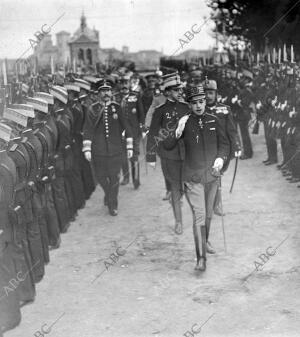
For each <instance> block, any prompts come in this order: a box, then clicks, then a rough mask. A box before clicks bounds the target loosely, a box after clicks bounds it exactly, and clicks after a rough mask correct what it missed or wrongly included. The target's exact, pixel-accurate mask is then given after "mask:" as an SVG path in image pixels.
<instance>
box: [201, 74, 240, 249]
mask: <svg viewBox="0 0 300 337" xmlns="http://www.w3.org/2000/svg"><path fill="white" fill-rule="evenodd" d="M217 90H218V88H217V82H216V81H214V80H207V79H206V80H205V81H204V91H205V96H206V111H207V112H208V113H210V114H212V115H213V116H216V117H218V119H219V121H220V123H221V125H222V127H223V129H224V131H225V134H226V135H227V138H228V140H229V144H230V155H229V156H228V158H227V161H226V162H225V163H224V165H223V168H222V174H223V173H224V172H225V171H226V169H227V168H228V166H229V162H230V159H232V158H234V157H236V158H238V157H240V156H241V146H240V140H239V136H238V133H237V130H236V126H235V123H234V120H233V116H232V113H231V111H230V107H229V106H227V105H225V104H223V103H219V102H217ZM220 183H221V177H220V179H218V180H215V181H213V182H211V183H209V184H206V185H205V197H206V200H207V202H206V219H205V226H206V237H207V252H208V253H211V254H214V253H215V250H214V249H213V247H212V246H211V244H210V242H209V241H208V238H209V232H210V224H211V219H212V212H213V210H214V212H215V214H217V215H224V214H223V210H222V207H221V188H220V187H221V186H219V184H220Z"/></svg>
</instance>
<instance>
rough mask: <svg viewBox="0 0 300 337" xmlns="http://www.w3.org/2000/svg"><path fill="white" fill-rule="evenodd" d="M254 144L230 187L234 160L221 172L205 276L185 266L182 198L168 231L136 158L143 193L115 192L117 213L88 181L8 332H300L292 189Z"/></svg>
mask: <svg viewBox="0 0 300 337" xmlns="http://www.w3.org/2000/svg"><path fill="white" fill-rule="evenodd" d="M263 143H264V141H263V136H262V135H260V136H256V137H255V139H254V152H255V156H254V158H253V159H252V160H247V161H241V162H240V163H239V169H238V176H237V180H236V183H235V187H234V191H233V194H232V195H230V194H229V192H228V191H229V186H230V182H231V178H232V172H233V166H234V165H233V163H232V164H231V167H230V169H229V171H228V172H227V174H226V176H225V177H224V179H223V199H224V200H223V203H224V210H225V212H226V216H225V226H226V239H227V246H228V250H227V253H225V252H224V246H223V236H222V227H221V218H220V217H215V218H214V219H213V223H212V231H211V241H212V243H213V245H214V246H215V248H216V249H217V251H218V253H217V254H216V255H214V256H209V257H208V266H207V267H208V268H207V271H206V272H205V273H203V274H197V273H195V272H194V265H195V261H194V257H195V253H194V244H193V237H192V223H191V215H190V211H189V208H188V205H187V203H186V201H185V200H184V203H183V209H184V233H183V235H182V236H177V235H175V234H174V232H173V218H172V216H171V214H172V213H171V207H170V204H169V203H168V202H165V201H162V200H161V199H162V196H163V195H164V184H163V179H162V174H161V170H160V167H159V166H158V167H157V168H156V169H155V170H153V169H151V168H150V167H149V168H148V175H147V176H146V175H145V165H144V162H143V163H142V186H141V188H140V190H138V191H134V190H133V187H132V185H130V186H125V187H121V189H120V206H119V216H118V217H111V216H109V215H108V212H107V210H106V208H105V207H104V206H103V193H102V190H101V189H100V188H99V187H98V188H97V190H96V192H95V193H94V194H93V196H92V197H91V199H90V200H89V201H88V203H87V205H86V207H85V209H84V210H81V211H80V213H79V216H78V218H77V219H76V221H75V222H74V223H73V224H72V226H71V227H70V229H69V231H68V233H66V234H63V235H62V245H61V248H60V249H58V250H56V251H52V252H51V262H50V264H49V265H48V266H47V268H46V276H45V278H44V280H43V281H42V282H41V283H40V284H38V286H37V298H36V301H35V302H34V303H33V304H31V305H28V306H26V307H24V308H23V309H22V316H23V318H22V322H21V324H20V326H19V327H17V328H16V329H14V330H13V331H10V332H7V333H6V334H5V337H30V336H43V335H47V336H53V337H66V336H67V337H100V336H101V337H102V336H105V337H106V336H111V337H123V336H124V337H127V336H141V337H148V336H162V337H169V336H170V337H171V336H172V337H173V336H190V337H191V336H193V335H194V336H230V337H235V336H239V337H247V336H256V337H258V336H272V337H273V336H300V259H299V255H300V248H299V247H300V240H299V239H300V235H299V226H300V208H299V205H300V189H297V188H296V186H295V185H294V184H289V183H288V182H286V181H285V180H284V179H283V178H282V176H281V174H280V172H278V171H277V170H276V167H274V166H272V167H265V166H264V165H263V164H261V162H262V160H263V159H265V147H264V144H263ZM118 247H119V248H118ZM126 247H128V248H127V249H126V251H124V249H125V248H126ZM276 247H277V249H276ZM118 253H119V255H118ZM268 253H269V255H268ZM111 254H113V255H111ZM261 254H265V255H263V256H261V258H262V259H263V260H264V261H265V264H264V265H262V264H263V262H262V261H263V260H261V259H260V258H259V256H260V255H261ZM110 256H111V258H110ZM117 257H118V258H117ZM255 261H256V265H255ZM258 263H259V264H260V265H258ZM255 267H257V268H258V269H262V270H259V271H257V270H256V269H255ZM249 274H250V275H249ZM96 277H97V278H96ZM51 325H52V327H51V328H50V329H49V327H50V326H51ZM42 330H44V331H47V332H48V333H47V334H45V333H43V332H42ZM38 331H40V332H38ZM192 331H193V332H192Z"/></svg>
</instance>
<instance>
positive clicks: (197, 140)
mask: <svg viewBox="0 0 300 337" xmlns="http://www.w3.org/2000/svg"><path fill="white" fill-rule="evenodd" d="M187 99H188V101H189V106H190V108H191V110H192V113H190V114H188V115H186V116H184V117H182V118H181V119H180V120H179V123H178V127H177V128H176V130H175V132H171V134H170V135H169V137H167V139H166V140H165V141H164V142H163V143H164V147H165V148H166V149H172V148H173V147H174V146H176V143H177V142H178V139H180V138H181V139H182V140H183V142H184V147H185V158H184V171H183V181H184V187H185V195H186V198H187V201H188V203H189V205H190V207H191V210H192V213H193V232H194V239H195V248H196V257H197V264H196V267H195V269H196V270H200V271H204V270H205V269H206V249H207V234H206V226H205V219H206V208H207V205H206V201H205V186H206V185H207V184H211V183H212V182H214V181H216V180H217V177H218V176H219V175H220V171H221V169H222V168H223V164H224V162H226V160H227V158H228V156H229V154H230V145H229V141H228V137H227V136H226V134H225V130H224V127H223V126H222V123H221V122H220V119H219V118H218V117H216V116H214V115H212V114H210V113H209V112H208V110H205V93H204V90H203V87H202V85H201V84H198V85H197V86H194V87H189V88H188V90H187Z"/></svg>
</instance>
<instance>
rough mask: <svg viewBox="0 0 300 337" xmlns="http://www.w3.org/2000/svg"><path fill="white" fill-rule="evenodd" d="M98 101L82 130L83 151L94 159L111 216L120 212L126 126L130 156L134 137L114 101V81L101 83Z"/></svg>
mask: <svg viewBox="0 0 300 337" xmlns="http://www.w3.org/2000/svg"><path fill="white" fill-rule="evenodd" d="M99 96H100V97H99V102H96V103H94V104H92V106H91V107H90V108H89V111H88V115H87V116H86V120H85V124H84V131H83V152H84V155H85V157H86V159H87V160H88V161H91V160H92V163H93V166H94V168H95V174H96V177H97V180H98V182H99V184H100V185H101V187H102V188H103V190H104V204H105V205H107V206H108V209H109V213H110V215H112V216H116V215H117V214H118V191H119V174H120V169H121V165H122V132H123V131H124V130H125V134H126V140H127V151H128V158H131V157H132V155H133V140H132V133H131V129H130V126H129V125H128V124H127V120H126V118H124V116H123V113H122V111H121V107H120V106H119V104H117V103H116V102H113V101H111V97H112V84H111V83H110V82H108V81H106V80H104V81H103V82H102V83H101V85H100V87H99Z"/></svg>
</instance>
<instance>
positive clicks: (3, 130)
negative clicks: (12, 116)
mask: <svg viewBox="0 0 300 337" xmlns="http://www.w3.org/2000/svg"><path fill="white" fill-rule="evenodd" d="M11 133H12V128H11V127H10V126H8V125H6V124H4V123H0V139H3V140H4V141H5V142H9V140H10V136H11Z"/></svg>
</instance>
